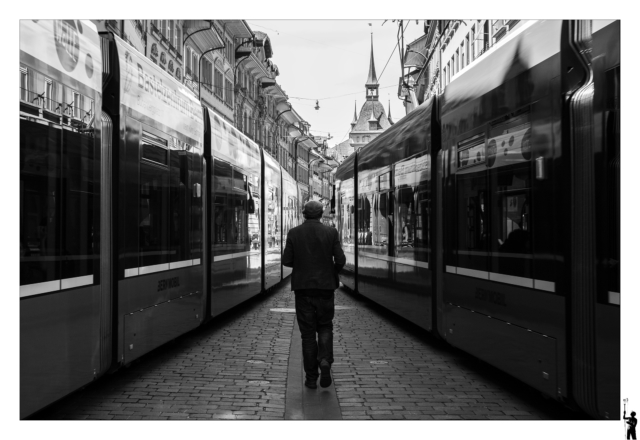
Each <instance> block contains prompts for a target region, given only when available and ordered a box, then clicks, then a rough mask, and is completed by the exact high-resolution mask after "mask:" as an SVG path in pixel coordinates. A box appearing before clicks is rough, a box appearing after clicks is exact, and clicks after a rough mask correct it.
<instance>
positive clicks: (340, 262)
mask: <svg viewBox="0 0 640 440" xmlns="http://www.w3.org/2000/svg"><path fill="white" fill-rule="evenodd" d="M346 263H347V257H345V256H344V252H343V251H342V246H340V238H339V237H338V231H336V230H335V229H334V234H333V264H334V267H335V269H336V272H340V271H341V270H342V268H343V267H344V265H345V264H346Z"/></svg>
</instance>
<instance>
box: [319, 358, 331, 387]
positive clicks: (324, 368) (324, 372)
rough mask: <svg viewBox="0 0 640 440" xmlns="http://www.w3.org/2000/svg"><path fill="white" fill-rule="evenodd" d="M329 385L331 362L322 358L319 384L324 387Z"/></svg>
mask: <svg viewBox="0 0 640 440" xmlns="http://www.w3.org/2000/svg"><path fill="white" fill-rule="evenodd" d="M329 385H331V364H330V363H329V362H328V361H325V360H323V361H322V362H320V386H321V387H322V388H326V387H328V386H329Z"/></svg>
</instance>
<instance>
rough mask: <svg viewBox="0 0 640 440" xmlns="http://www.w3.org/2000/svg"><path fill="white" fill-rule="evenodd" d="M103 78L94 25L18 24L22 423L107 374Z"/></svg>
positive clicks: (72, 22) (73, 22) (78, 22)
mask: <svg viewBox="0 0 640 440" xmlns="http://www.w3.org/2000/svg"><path fill="white" fill-rule="evenodd" d="M101 72H102V57H101V55H100V42H99V37H98V34H97V31H96V29H95V26H94V25H93V24H92V23H90V22H88V21H81V20H21V21H20V201H21V203H20V417H21V418H24V417H26V416H28V415H30V414H32V413H33V412H35V411H37V410H39V409H41V408H43V407H44V406H46V405H49V404H51V403H53V402H54V401H56V400H58V399H60V398H62V397H64V396H65V395H67V394H68V393H70V392H72V391H74V390H75V389H77V388H79V387H81V386H83V385H86V384H87V383H89V382H91V381H92V380H94V379H95V378H97V377H98V376H100V375H101V374H103V373H104V371H105V370H106V367H108V362H109V359H107V358H105V345H104V344H106V345H107V346H110V342H111V340H110V337H109V333H108V332H105V331H104V327H103V326H102V323H103V321H102V316H103V313H104V312H105V311H104V309H103V307H104V304H105V303H106V304H108V303H109V302H110V294H111V293H110V291H109V289H108V288H104V286H103V283H102V282H101V281H102V279H103V277H104V276H105V274H104V273H103V272H102V269H101V267H102V263H103V262H102V261H101V255H100V253H99V249H100V243H99V237H100V232H99V231H100V227H101V219H100V215H101V211H100V209H101V208H100V201H101V199H100V196H101V183H100V182H101V177H102V174H101V173H102V171H101V166H102V156H101V151H100V148H101V143H100V140H101V138H100V118H99V117H97V118H96V117H95V112H96V111H98V112H99V109H100V107H101V90H102V87H101ZM108 351H109V350H108V348H107V352H108ZM107 357H108V356H107Z"/></svg>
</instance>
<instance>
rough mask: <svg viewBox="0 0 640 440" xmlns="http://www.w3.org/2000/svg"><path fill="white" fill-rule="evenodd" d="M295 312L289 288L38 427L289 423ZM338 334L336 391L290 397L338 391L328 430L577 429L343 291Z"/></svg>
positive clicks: (114, 379)
mask: <svg viewBox="0 0 640 440" xmlns="http://www.w3.org/2000/svg"><path fill="white" fill-rule="evenodd" d="M294 302H295V299H294V294H293V292H292V291H291V290H290V287H289V282H288V281H287V282H285V283H284V284H283V285H282V286H280V287H279V288H277V289H276V290H275V291H274V292H271V293H268V294H266V295H264V296H262V297H259V298H255V299H253V300H251V301H249V302H248V303H246V304H244V305H243V306H240V307H238V308H237V309H236V310H232V311H230V312H229V313H226V314H224V315H223V316H221V317H219V319H216V320H214V322H212V323H210V324H208V325H207V326H205V327H204V328H201V329H198V330H195V331H193V332H191V333H189V334H187V335H185V336H183V337H181V338H178V339H177V340H176V341H174V342H172V343H170V344H168V345H167V346H165V347H161V348H159V349H157V350H155V351H153V352H152V353H150V354H148V355H146V356H144V357H143V358H142V359H140V360H139V361H136V362H134V363H133V364H132V365H131V366H130V367H128V368H125V369H122V370H120V371H118V372H116V373H114V374H112V375H108V376H106V377H104V378H102V379H100V380H98V381H97V382H96V383H94V384H92V385H90V386H88V387H86V389H84V390H81V391H79V392H77V393H75V394H73V395H71V396H69V397H68V398H66V399H63V400H62V401H60V402H58V403H57V404H55V405H53V406H52V407H50V408H49V409H47V410H45V411H43V412H42V413H40V414H38V415H37V416H36V418H38V419H65V420H77V419H98V420H105V419H107V420H120V419H125V420H178V419H205V420H219V419H236V420H283V419H285V418H286V413H287V404H288V402H287V398H286V396H287V386H288V384H291V383H292V380H294V379H292V378H291V377H289V378H288V377H287V371H288V367H289V363H290V362H291V358H292V353H291V346H292V336H293V337H295V338H299V337H300V336H299V333H298V330H297V328H296V329H294V320H295V313H293V309H294V307H295V304H294ZM294 330H295V332H294ZM334 333H335V335H334V347H335V359H336V361H335V363H334V364H333V370H332V372H333V379H334V385H332V386H331V387H330V388H328V389H326V390H325V389H322V388H318V389H317V390H307V389H305V388H304V387H300V386H297V388H296V391H295V393H304V395H303V396H298V395H296V394H295V393H294V394H290V395H292V396H294V397H295V398H298V397H299V398H300V399H302V401H303V402H304V399H305V398H308V397H309V396H310V395H311V394H309V393H326V392H327V391H329V390H330V391H331V392H335V395H336V396H337V404H338V405H339V411H337V412H336V411H334V412H333V413H332V414H333V416H332V419H339V418H341V419H343V420H360V419H367V420H399V419H409V420H415V419H420V420H426V419H475V420H478V419H509V420H529V419H543V420H544V419H565V420H566V419H576V418H578V419H579V418H581V415H580V414H575V413H572V412H569V411H567V410H565V409H564V408H562V407H561V406H560V405H558V404H557V403H555V402H550V401H545V400H543V399H542V398H541V397H539V395H538V394H537V393H535V392H534V391H533V390H531V389H530V388H528V387H527V386H525V385H523V384H521V383H519V382H517V381H516V380H514V379H512V378H510V377H508V376H506V375H504V374H501V373H500V372H499V371H498V370H496V369H495V368H493V367H490V366H488V365H486V364H484V363H483V362H481V361H479V360H476V359H474V358H472V357H470V356H468V355H466V354H464V353H462V352H459V351H457V350H455V349H453V348H451V347H449V346H447V345H446V344H444V343H442V342H439V341H436V340H435V339H433V338H432V337H431V336H430V335H428V333H426V332H423V331H421V330H419V329H417V328H416V327H414V326H413V325H411V324H409V323H407V322H406V321H403V320H402V319H400V318H398V317H396V316H394V315H393V314H391V313H389V312H387V311H385V310H383V309H381V308H380V307H378V306H377V305H375V304H373V303H371V302H370V301H368V300H366V299H364V298H362V297H360V296H358V295H354V294H352V293H348V292H346V291H344V290H342V289H338V290H337V291H336V316H335V319H334ZM294 342H295V341H294ZM293 354H296V353H293ZM298 357H300V356H298ZM298 370H299V374H298V376H299V377H300V378H301V377H302V371H301V367H299V368H298ZM295 380H300V379H295ZM295 385H299V384H298V383H295ZM290 392H291V390H290ZM305 396H306V397H305ZM291 404H293V401H292V402H291ZM303 412H304V411H303ZM336 414H339V415H340V416H336ZM297 418H316V417H313V415H312V414H303V415H302V416H300V417H297Z"/></svg>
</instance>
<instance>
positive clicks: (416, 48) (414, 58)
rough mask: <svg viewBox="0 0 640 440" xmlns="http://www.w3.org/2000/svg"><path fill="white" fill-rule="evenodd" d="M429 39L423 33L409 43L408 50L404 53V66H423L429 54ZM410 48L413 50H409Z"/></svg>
mask: <svg viewBox="0 0 640 440" xmlns="http://www.w3.org/2000/svg"><path fill="white" fill-rule="evenodd" d="M427 41H428V40H427V36H426V35H423V36H421V37H420V38H418V39H417V40H414V41H412V42H411V43H410V44H407V50H406V51H405V54H404V67H422V66H423V65H424V62H425V61H426V56H427ZM410 50H411V51H413V52H409V51H410ZM414 52H418V53H414Z"/></svg>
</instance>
